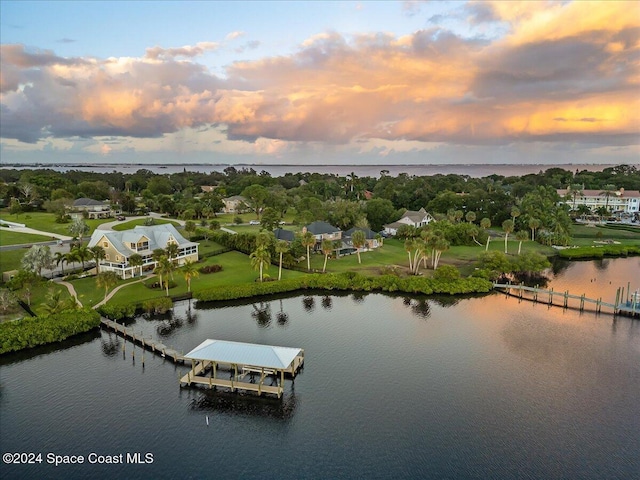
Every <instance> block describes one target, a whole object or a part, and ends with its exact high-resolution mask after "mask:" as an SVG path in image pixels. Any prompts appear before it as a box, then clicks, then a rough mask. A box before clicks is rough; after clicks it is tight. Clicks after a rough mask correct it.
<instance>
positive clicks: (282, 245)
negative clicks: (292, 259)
mask: <svg viewBox="0 0 640 480" xmlns="http://www.w3.org/2000/svg"><path fill="white" fill-rule="evenodd" d="M288 251H289V244H288V243H287V242H285V241H284V240H278V241H277V242H276V253H277V254H278V255H280V265H279V266H278V280H280V279H281V278H282V256H283V255H284V254H285V253H287V252H288Z"/></svg>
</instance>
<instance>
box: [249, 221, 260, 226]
mask: <svg viewBox="0 0 640 480" xmlns="http://www.w3.org/2000/svg"><path fill="white" fill-rule="evenodd" d="M249 225H260V220H251V221H250V222H249Z"/></svg>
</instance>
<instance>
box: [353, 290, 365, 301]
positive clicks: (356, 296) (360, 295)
mask: <svg viewBox="0 0 640 480" xmlns="http://www.w3.org/2000/svg"><path fill="white" fill-rule="evenodd" d="M365 296H366V293H364V292H354V293H352V294H351V299H352V300H353V303H356V304H359V303H362V302H364V297H365Z"/></svg>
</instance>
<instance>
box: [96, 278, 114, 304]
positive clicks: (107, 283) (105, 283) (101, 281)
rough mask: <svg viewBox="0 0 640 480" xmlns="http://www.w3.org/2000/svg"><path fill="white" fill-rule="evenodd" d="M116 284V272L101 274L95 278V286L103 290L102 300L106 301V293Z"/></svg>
mask: <svg viewBox="0 0 640 480" xmlns="http://www.w3.org/2000/svg"><path fill="white" fill-rule="evenodd" d="M117 284H118V274H117V273H116V272H102V273H101V274H99V275H98V276H96V286H97V287H98V288H104V299H105V300H106V299H107V292H108V291H109V289H110V288H113V287H115V286H116V285H117Z"/></svg>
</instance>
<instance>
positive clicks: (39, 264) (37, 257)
mask: <svg viewBox="0 0 640 480" xmlns="http://www.w3.org/2000/svg"><path fill="white" fill-rule="evenodd" d="M53 264H54V261H53V256H52V255H51V249H50V248H49V246H48V245H33V246H32V247H31V248H30V249H29V250H27V253H25V254H24V256H23V257H22V260H21V265H22V268H23V269H25V270H27V271H29V272H34V273H37V274H38V276H39V277H40V276H42V269H43V268H49V266H51V265H53Z"/></svg>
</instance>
